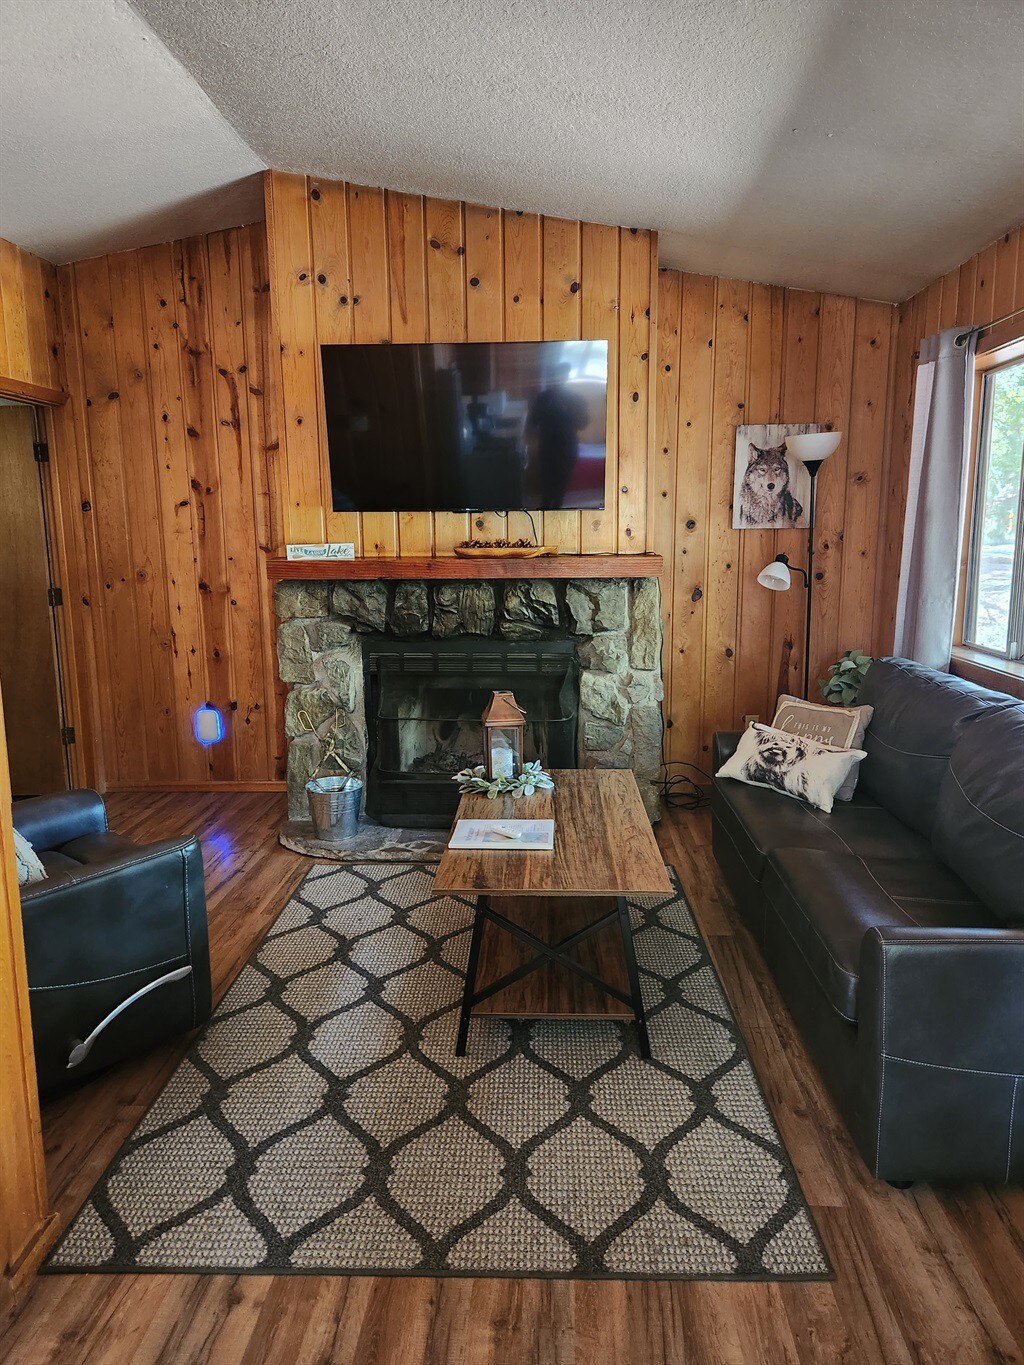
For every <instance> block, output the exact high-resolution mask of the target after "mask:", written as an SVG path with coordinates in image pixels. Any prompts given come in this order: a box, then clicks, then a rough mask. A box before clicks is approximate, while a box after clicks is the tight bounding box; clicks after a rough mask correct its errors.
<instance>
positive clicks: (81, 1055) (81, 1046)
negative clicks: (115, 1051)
mask: <svg viewBox="0 0 1024 1365" xmlns="http://www.w3.org/2000/svg"><path fill="white" fill-rule="evenodd" d="M191 970H192V964H191V963H189V965H188V966H187V967H176V968H175V969H174V971H173V972H167V973H166V974H165V975H164V976H158V977H157V979H156V980H155V981H151V982H150V983H149V984H148V985H147V986H140V987H139V989H138V990H137V991H133V992H132V994H131V995H129V996H128V997H127V999H125V1000H122V1001H121V1003H120V1004H119V1005H118V1006H116V1007H115V1008H114V1009H112V1010H111V1011H110V1013H109V1014H108V1015H107V1016H106V1018H105V1019H101V1020H100V1022H99V1023H98V1024H97V1025H96V1027H95V1028H94V1029H93V1031H92V1033H90V1034H89V1036H88V1038H86V1039H84V1040H83V1041H82V1042H80V1043H76V1044H75V1045H74V1047H73V1048H72V1049H71V1053H70V1055H69V1057H68V1062H67V1068H66V1069H67V1070H68V1071H70V1070H71V1068H72V1067H75V1066H78V1064H79V1063H80V1062H84V1061H85V1059H86V1057H88V1055H89V1053H90V1052H91V1051H92V1045H93V1043H95V1041H96V1039H97V1038H98V1037H99V1036H100V1034H101V1033H102V1032H103V1030H104V1029H105V1028H106V1027H107V1025H108V1024H112V1023H113V1022H114V1020H115V1019H116V1018H117V1016H118V1015H119V1014H123V1013H124V1011H125V1010H126V1009H127V1008H128V1006H129V1005H134V1004H135V1002H136V1000H141V999H142V997H143V996H144V995H148V994H149V993H150V991H155V990H156V989H157V987H159V986H169V985H170V983H171V982H172V981H182V980H183V979H184V978H185V977H186V976H188V974H189V973H190V972H191Z"/></svg>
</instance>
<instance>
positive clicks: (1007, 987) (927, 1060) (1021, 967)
mask: <svg viewBox="0 0 1024 1365" xmlns="http://www.w3.org/2000/svg"><path fill="white" fill-rule="evenodd" d="M860 701H861V702H863V703H866V704H868V705H870V706H873V707H874V708H875V714H874V718H873V720H872V722H871V724H870V726H869V727H868V730H867V734H866V737H865V740H864V748H865V750H866V751H867V757H866V758H865V759H864V761H863V762H862V764H861V766H860V778H859V781H858V786H857V791H856V794H855V796H854V799H853V801H852V802H850V803H843V802H837V803H836V806H835V808H834V810H833V811H832V813H831V814H830V815H825V814H823V813H822V812H821V811H819V810H814V809H813V808H811V807H810V806H806V805H804V804H802V803H801V802H798V801H795V800H793V799H792V798H790V797H786V796H782V795H780V794H778V793H776V792H771V791H766V790H763V789H761V788H758V787H752V786H748V785H745V784H744V783H741V782H736V781H733V780H732V779H730V778H722V777H719V778H716V779H715V784H714V791H713V797H712V801H713V807H712V809H713V825H712V837H713V847H714V851H715V856H716V858H717V859H718V863H719V865H720V867H721V868H722V871H723V872H724V874H725V877H726V880H727V881H728V883H729V886H730V888H731V889H732V891H733V893H734V895H735V897H736V901H737V904H738V907H739V910H740V913H741V914H742V916H743V918H744V919H745V921H746V922H747V924H748V925H749V927H750V929H751V930H752V932H753V934H754V936H755V937H756V939H757V941H758V943H759V944H760V946H761V950H762V952H763V953H764V956H765V959H766V961H767V963H768V965H769V966H770V967H771V969H772V972H773V974H774V976H775V978H776V981H777V983H778V986H779V989H780V991H781V993H782V996H783V998H784V999H785V1001H786V1004H787V1005H788V1007H789V1010H790V1012H791V1014H792V1015H793V1018H794V1019H795V1021H796V1023H797V1025H798V1026H799V1028H800V1030H801V1032H802V1033H803V1035H804V1038H805V1041H806V1043H807V1047H808V1049H809V1051H810V1052H811V1055H812V1056H813V1057H814V1059H815V1061H816V1063H817V1065H818V1068H819V1070H820V1071H821V1074H822V1076H823V1077H824V1079H825V1081H826V1083H827V1085H828V1087H829V1089H830V1090H831V1092H832V1095H833V1097H834V1098H835V1101H836V1104H837V1105H838V1107H839V1109H840V1111H841V1112H842V1114H843V1117H844V1118H845V1120H846V1123H847V1125H848V1126H849V1129H850V1132H851V1133H852V1135H853V1137H854V1139H855V1141H856V1143H857V1146H858V1147H859V1149H860V1152H861V1154H862V1156H863V1157H864V1160H865V1162H866V1163H867V1165H868V1167H869V1168H870V1170H871V1171H872V1172H873V1173H874V1174H875V1175H877V1176H879V1177H881V1178H883V1179H886V1180H889V1181H892V1182H894V1183H902V1182H909V1181H914V1180H931V1181H958V1180H985V1181H992V1182H998V1183H1003V1182H1010V1183H1017V1182H1020V1181H1022V1180H1024V703H1021V702H1018V701H1015V700H1013V699H1012V698H1011V697H1007V696H1005V695H1004V694H1002V693H998V692H990V691H987V690H986V689H983V688H980V687H976V686H974V685H973V684H971V683H968V682H964V681H962V680H960V679H958V678H954V677H950V676H949V675H948V674H945V673H939V672H935V671H933V670H931V669H927V668H922V667H921V666H920V665H918V664H913V663H909V662H908V661H906V660H902V659H880V660H877V661H876V662H875V663H874V664H872V666H871V668H870V670H869V672H868V675H867V678H866V680H865V683H864V687H863V689H862V692H861V696H860ZM738 738H739V736H738V735H732V734H720V735H716V737H715V768H716V771H717V770H718V768H720V767H721V765H722V763H723V762H724V761H725V759H726V758H727V757H728V755H729V754H730V753H732V752H733V751H734V750H735V747H736V742H737V740H738Z"/></svg>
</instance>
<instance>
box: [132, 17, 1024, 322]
mask: <svg viewBox="0 0 1024 1365" xmlns="http://www.w3.org/2000/svg"><path fill="white" fill-rule="evenodd" d="M136 3H137V6H138V8H139V9H140V10H141V11H142V13H144V14H145V15H146V17H147V18H148V19H149V22H150V23H151V24H152V25H153V27H154V29H155V30H156V31H157V32H158V33H159V34H160V35H161V37H163V39H164V40H165V41H166V42H167V43H168V45H169V46H170V47H171V50H172V51H174V52H175V53H177V55H178V56H180V57H181V58H182V60H183V61H184V63H185V65H186V66H187V67H188V68H189V70H190V71H192V72H193V73H194V75H195V76H196V77H197V79H198V80H199V81H200V83H201V84H202V85H203V87H204V88H205V89H206V90H207V91H208V92H209V93H210V95H211V96H212V98H213V100H214V102H215V103H216V104H217V106H218V107H219V108H220V109H221V110H223V112H224V114H225V115H226V117H227V118H228V119H229V120H230V121H231V122H232V123H233V124H234V126H235V127H236V128H237V129H238V130H239V132H240V133H241V134H242V136H243V137H244V138H245V139H246V141H247V142H248V143H249V144H250V145H251V146H252V147H253V148H254V149H255V150H256V151H257V152H258V153H259V155H260V156H261V157H263V159H264V160H265V161H266V162H268V164H270V165H273V166H277V167H280V168H282V169H293V170H305V171H311V172H315V173H317V174H321V175H329V176H336V177H342V178H348V179H354V180H358V181H363V182H368V183H370V184H384V185H391V186H395V187H396V188H400V189H408V190H418V191H424V192H427V193H431V194H435V195H442V196H448V197H452V198H466V199H476V200H480V201H483V202H485V203H497V204H502V205H506V206H509V207H516V208H523V209H532V210H542V211H544V212H549V213H557V214H563V215H566V216H570V217H580V218H589V219H593V220H596V221H598V222H607V223H620V224H629V225H633V226H639V227H654V228H657V229H658V230H659V232H660V233H661V234H662V251H661V256H662V262H663V263H664V264H670V265H678V266H685V267H687V268H689V269H693V270H698V271H705V272H714V273H732V274H735V275H739V276H742V277H744V278H754V279H759V280H770V281H775V282H779V283H786V284H793V285H803V286H809V287H817V288H828V289H833V290H837V291H841V292H846V293H853V294H862V295H867V296H874V297H880V298H886V299H896V298H903V297H905V296H906V295H908V294H909V293H911V292H913V290H914V289H915V288H916V287H917V286H918V285H920V284H922V283H924V282H925V281H926V280H929V279H931V278H933V277H934V276H935V275H936V274H938V273H940V272H941V271H944V270H946V269H949V268H950V267H951V266H952V265H955V264H956V263H957V262H959V261H960V260H962V259H963V258H964V257H965V256H968V255H970V254H971V253H972V252H973V251H975V250H976V249H977V248H979V247H980V246H983V245H985V244H986V243H987V242H988V241H991V240H992V238H993V237H995V236H996V235H997V234H998V233H999V232H1001V231H1003V230H1004V229H1005V228H1006V227H1008V226H1011V225H1013V224H1015V223H1016V222H1018V221H1019V220H1020V218H1021V217H1022V216H1024V206H1022V189H1021V98H1020V95H1021V85H1022V61H1024V58H1022V46H1024V38H1022V21H1021V14H1022V11H1021V7H1020V4H1019V0H917V2H916V3H914V2H913V0H846V3H838V2H837V0H756V3H751V2H749V0H748V3H742V2H738V0H699V3H695V2H694V0H647V2H646V3H638V4H624V3H623V2H622V0H514V3H510V0H447V3H444V4H425V3H423V0H384V2H383V3H382V0H304V3H302V4H296V3H294V0H261V2H260V3H258V4H253V3H249V4H238V3H237V2H236V0H191V3H189V4H182V3H181V0H136Z"/></svg>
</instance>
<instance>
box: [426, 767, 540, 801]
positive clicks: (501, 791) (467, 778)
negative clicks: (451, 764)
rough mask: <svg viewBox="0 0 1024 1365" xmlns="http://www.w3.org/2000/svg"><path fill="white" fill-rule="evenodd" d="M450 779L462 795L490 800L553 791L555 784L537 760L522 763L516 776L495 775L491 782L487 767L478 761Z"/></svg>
mask: <svg viewBox="0 0 1024 1365" xmlns="http://www.w3.org/2000/svg"><path fill="white" fill-rule="evenodd" d="M452 781H453V782H457V783H458V784H459V791H460V792H462V793H463V795H466V794H467V793H470V792H472V793H473V794H475V795H477V796H486V797H487V798H488V799H489V800H491V801H494V800H495V799H496V798H497V797H499V796H514V797H520V796H532V795H533V793H534V792H535V791H553V790H554V786H555V783H554V779H553V778H552V777H551V776H550V775H549V774H548V773H546V772H545V771H544V769H543V768H542V767H541V765H540V761H539V760H537V761H535V762H533V763H524V764H523V771H522V772H521V773H520V774H519V776H518V777H496V778H495V779H494V780H493V782H492V781H491V780H490V778H488V776H487V769H486V768H485V767H484V765H483V764H482V763H479V764H477V766H476V767H475V768H463V769H462V771H461V772H459V773H456V774H455V776H454V777H453V778H452Z"/></svg>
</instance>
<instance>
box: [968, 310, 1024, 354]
mask: <svg viewBox="0 0 1024 1365" xmlns="http://www.w3.org/2000/svg"><path fill="white" fill-rule="evenodd" d="M1018 313H1024V308H1014V309H1013V311H1012V312H1010V313H1004V314H1003V316H1002V317H1001V318H993V319H992V321H991V322H983V323H979V325H978V326H977V327H968V328H967V330H966V332H961V333H960V335H959V336H956V337H954V338H953V345H954V346H962V345H963V344H964V342H965V341H966V340H967V338H968V337H972V336H974V335H975V333H977V335H978V336H980V335H981V333H982V332H990V331H991V330H992V328H993V327H998V326H999V324H1000V323H1001V322H1009V321H1010V319H1011V318H1015V317H1016V316H1017V314H1018Z"/></svg>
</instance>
